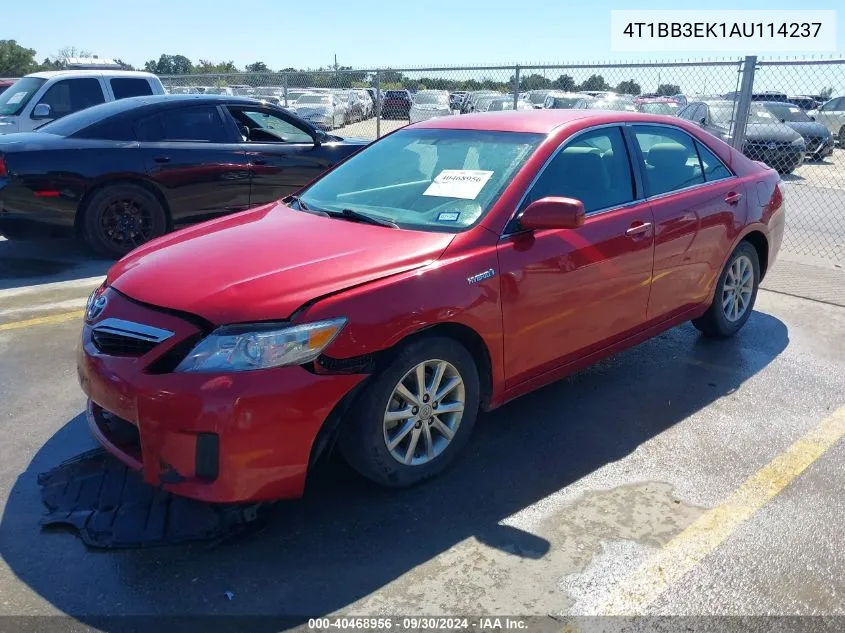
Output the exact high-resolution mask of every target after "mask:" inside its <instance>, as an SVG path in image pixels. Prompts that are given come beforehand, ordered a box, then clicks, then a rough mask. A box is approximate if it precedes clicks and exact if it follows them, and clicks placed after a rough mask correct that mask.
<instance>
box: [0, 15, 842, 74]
mask: <svg viewBox="0 0 845 633" xmlns="http://www.w3.org/2000/svg"><path fill="white" fill-rule="evenodd" d="M842 7H843V5H842V3H841V0H839V1H838V2H833V1H827V0H815V1H808V2H806V3H800V6H799V5H798V4H796V3H795V2H794V0H791V1H784V0H764V1H749V0H747V1H745V2H742V3H737V2H736V0H734V1H733V2H726V1H723V0H709V1H708V2H707V3H705V4H704V5H701V6H697V7H692V6H690V5H685V4H684V3H678V2H654V1H646V0H637V1H636V2H620V1H616V2H608V1H604V0H590V1H585V0H484V1H483V2H482V1H475V0H449V1H446V0H422V1H417V0H410V1H408V0H368V1H366V2H349V0H344V1H342V2H341V1H339V0H316V1H314V0H308V1H295V0H294V1H290V0H248V1H247V2H233V1H231V0H225V1H224V0H204V1H202V2H199V1H196V0H167V1H162V0H143V1H136V0H122V1H120V2H115V0H85V1H84V2H65V1H58V0H48V1H47V2H45V3H42V4H40V5H39V6H38V9H37V11H36V12H35V13H33V6H32V5H30V4H28V3H26V2H6V3H4V7H3V9H2V16H0V39H15V40H17V41H18V42H19V43H20V44H22V45H24V46H27V47H29V48H34V49H35V50H36V51H37V52H38V59H39V60H40V59H42V58H43V57H46V56H53V55H54V54H55V53H56V51H58V50H59V49H60V48H62V47H63V46H76V47H78V48H84V49H87V50H90V51H92V52H94V53H97V54H99V55H101V56H106V57H118V58H121V59H123V60H124V61H127V62H129V63H132V64H134V65H136V66H141V65H143V63H144V62H145V61H146V60H148V59H151V58H153V57H156V58H157V57H158V55H159V54H161V53H163V52H165V53H171V54H177V53H180V54H183V55H186V56H187V57H189V58H190V59H191V60H193V61H196V60H198V59H200V58H203V59H209V60H212V61H221V60H229V59H231V60H233V61H234V62H235V64H236V65H238V66H239V67H242V66H244V65H245V64H248V63H251V62H254V61H257V60H261V61H264V62H265V63H267V64H268V65H269V66H270V67H271V68H274V69H277V68H281V67H287V66H293V67H297V68H316V67H319V66H326V65H329V64H331V63H332V61H333V55H334V54H337V57H338V62H339V63H340V64H342V65H345V66H354V67H358V68H360V67H375V66H378V65H380V66H386V65H390V66H393V67H394V68H396V67H401V66H422V65H446V64H460V65H464V64H479V63H484V64H497V63H512V62H535V63H538V62H546V63H550V62H572V61H586V60H590V61H609V60H619V59H623V58H625V56H624V55H623V54H613V53H611V51H610V33H609V31H610V10H611V9H632V8H637V9H669V8H673V9H678V8H702V9H703V8H706V9H720V8H722V9H738V8H742V9H797V8H807V9H837V8H838V9H840V11H839V14H838V15H837V20H838V24H837V31H838V32H839V33H840V35H839V38H838V41H839V51H840V52H841V51H842V50H843V39H845V36H843V35H842V33H845V31H843V16H845V10H841V9H842ZM36 16H37V17H36ZM712 54H713V55H720V54H722V53H721V52H720V51H712ZM702 56H707V53H698V54H696V57H702ZM629 57H630V56H629ZM636 57H637V58H638V59H642V58H658V55H647V54H643V55H637V56H636ZM659 57H660V58H661V59H666V58H667V57H675V58H677V57H682V55H677V54H669V55H666V54H662V55H660V56H659Z"/></svg>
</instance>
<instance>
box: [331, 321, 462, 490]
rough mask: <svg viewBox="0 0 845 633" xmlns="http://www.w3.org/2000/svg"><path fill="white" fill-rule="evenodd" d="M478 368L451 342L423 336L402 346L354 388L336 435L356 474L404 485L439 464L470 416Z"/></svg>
mask: <svg viewBox="0 0 845 633" xmlns="http://www.w3.org/2000/svg"><path fill="white" fill-rule="evenodd" d="M478 407H479V380H478V369H477V368H476V365H475V361H474V360H473V358H472V355H471V354H470V353H469V352H468V351H467V350H466V348H465V347H464V346H463V345H461V344H460V343H458V342H457V341H455V340H453V339H449V338H444V337H439V336H429V337H424V338H421V339H418V340H417V341H415V342H413V343H411V344H409V345H407V346H406V347H404V348H403V349H402V350H401V351H400V352H399V353H398V354H397V356H396V358H394V360H393V361H392V362H391V363H390V364H389V365H388V366H387V367H385V368H384V370H383V371H381V372H380V373H379V374H378V375H377V376H376V377H375V379H374V380H373V382H372V383H371V384H370V385H369V386H368V387H367V389H366V391H365V392H364V393H363V394H362V395H361V397H360V398H359V400H358V401H357V403H356V404H355V406H354V407H353V410H352V411H351V413H350V417H349V419H348V420H347V422H346V424H345V425H344V427H343V430H342V432H341V436H340V449H341V452H342V454H343V456H344V457H345V458H346V460H347V461H348V462H349V464H350V465H351V466H352V467H353V468H355V470H357V471H358V472H359V473H361V474H362V475H364V476H365V477H367V478H368V479H371V480H373V481H375V482H376V483H378V484H381V485H383V486H388V487H392V488H404V487H408V486H412V485H414V484H417V483H419V482H421V481H424V480H425V479H428V478H429V477H433V476H434V475H437V474H438V473H440V472H441V471H443V470H444V469H445V468H446V467H447V466H448V465H449V464H450V463H451V462H452V460H454V458H455V456H456V455H457V454H458V453H459V452H460V450H461V448H463V446H464V445H465V444H466V443H467V441H468V440H469V436H470V434H471V432H472V427H473V426H474V424H475V419H476V417H477V415H478Z"/></svg>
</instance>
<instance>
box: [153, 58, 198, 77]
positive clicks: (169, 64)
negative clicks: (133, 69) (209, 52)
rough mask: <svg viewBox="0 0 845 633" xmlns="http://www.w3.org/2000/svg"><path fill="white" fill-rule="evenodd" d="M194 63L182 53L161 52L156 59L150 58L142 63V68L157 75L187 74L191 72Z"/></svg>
mask: <svg viewBox="0 0 845 633" xmlns="http://www.w3.org/2000/svg"><path fill="white" fill-rule="evenodd" d="M193 69H194V65H193V64H192V63H191V60H190V59H188V58H187V57H185V56H184V55H167V54H165V53H162V55H161V57H159V58H158V61H155V60H154V59H151V60H150V61H148V62H147V63H146V64H144V70H146V71H147V72H150V73H156V74H157V75H187V74H188V73H190V72H192V71H193Z"/></svg>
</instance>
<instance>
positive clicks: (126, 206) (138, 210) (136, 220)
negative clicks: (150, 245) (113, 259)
mask: <svg viewBox="0 0 845 633" xmlns="http://www.w3.org/2000/svg"><path fill="white" fill-rule="evenodd" d="M100 227H101V229H102V231H103V235H104V236H105V238H106V240H107V241H108V242H110V243H111V244H112V245H114V246H116V247H117V248H120V249H125V248H127V247H129V248H135V247H136V246H140V245H141V244H143V243H144V242H147V241H149V240H150V239H151V238H152V236H153V214H152V210H151V209H148V208H147V207H146V206H145V205H144V204H143V203H141V202H139V201H138V200H134V199H131V198H124V199H117V200H112V201H111V202H109V203H108V205H106V207H105V209H103V212H102V214H101V215H100Z"/></svg>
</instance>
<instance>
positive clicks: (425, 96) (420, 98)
mask: <svg viewBox="0 0 845 633" xmlns="http://www.w3.org/2000/svg"><path fill="white" fill-rule="evenodd" d="M414 103H418V104H420V105H447V104H448V103H449V97H448V95H445V94H439V93H436V92H428V93H426V92H418V93H417V94H415V95H414Z"/></svg>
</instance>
